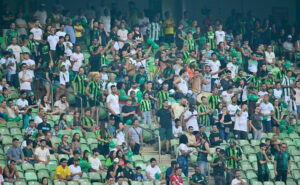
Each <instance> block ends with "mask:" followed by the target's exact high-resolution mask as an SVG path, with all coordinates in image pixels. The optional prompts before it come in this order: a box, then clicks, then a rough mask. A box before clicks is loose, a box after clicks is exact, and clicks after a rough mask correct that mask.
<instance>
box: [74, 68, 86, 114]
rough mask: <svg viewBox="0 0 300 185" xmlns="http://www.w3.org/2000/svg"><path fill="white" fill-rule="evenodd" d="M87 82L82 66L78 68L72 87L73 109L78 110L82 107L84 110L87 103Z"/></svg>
mask: <svg viewBox="0 0 300 185" xmlns="http://www.w3.org/2000/svg"><path fill="white" fill-rule="evenodd" d="M86 83H87V76H86V75H85V74H84V69H83V67H80V68H79V71H78V74H77V75H76V76H75V78H74V83H73V89H74V96H75V111H76V112H78V109H79V107H82V109H83V110H81V111H83V112H84V108H85V107H86V105H87V102H86V95H85V88H86V85H87V84H86Z"/></svg>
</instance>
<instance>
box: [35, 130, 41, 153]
mask: <svg viewBox="0 0 300 185" xmlns="http://www.w3.org/2000/svg"><path fill="white" fill-rule="evenodd" d="M41 139H42V135H41V134H40V133H37V134H36V136H35V140H34V141H33V149H36V148H37V147H39V146H41Z"/></svg>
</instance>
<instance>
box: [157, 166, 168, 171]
mask: <svg viewBox="0 0 300 185" xmlns="http://www.w3.org/2000/svg"><path fill="white" fill-rule="evenodd" d="M159 168H160V171H161V172H162V173H165V172H166V171H167V169H168V168H169V166H166V165H163V166H159Z"/></svg>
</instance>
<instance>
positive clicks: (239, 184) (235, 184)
mask: <svg viewBox="0 0 300 185" xmlns="http://www.w3.org/2000/svg"><path fill="white" fill-rule="evenodd" d="M242 181H243V182H245V183H246V181H245V180H244V179H242ZM231 185H242V182H241V181H240V180H237V179H236V178H235V179H233V180H232V181H231Z"/></svg>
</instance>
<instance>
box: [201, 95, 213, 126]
mask: <svg viewBox="0 0 300 185" xmlns="http://www.w3.org/2000/svg"><path fill="white" fill-rule="evenodd" d="M212 112H213V110H212V109H211V108H210V107H209V106H208V102H207V98H206V96H202V97H201V104H200V105H199V106H198V117H199V122H198V123H199V125H200V126H203V127H204V128H205V131H206V132H209V130H210V114H211V113H212Z"/></svg>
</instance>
